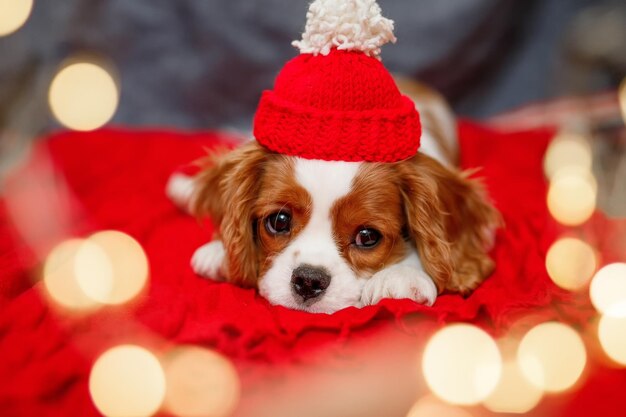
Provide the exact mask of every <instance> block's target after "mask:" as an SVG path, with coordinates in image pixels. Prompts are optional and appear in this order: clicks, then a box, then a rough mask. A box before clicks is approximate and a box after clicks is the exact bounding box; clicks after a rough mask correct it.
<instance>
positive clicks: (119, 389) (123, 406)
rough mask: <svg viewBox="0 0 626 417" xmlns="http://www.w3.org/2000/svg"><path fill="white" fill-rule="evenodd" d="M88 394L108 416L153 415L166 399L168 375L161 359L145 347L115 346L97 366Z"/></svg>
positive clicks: (137, 416) (91, 378)
mask: <svg viewBox="0 0 626 417" xmlns="http://www.w3.org/2000/svg"><path fill="white" fill-rule="evenodd" d="M89 392H90V394H91V398H92V399H93V402H94V404H95V405H96V407H97V408H98V410H99V411H100V412H101V413H102V414H104V415H106V416H110V417H113V416H115V417H117V416H120V417H122V416H124V417H127V416H135V417H144V416H151V415H153V414H154V413H156V412H157V411H158V410H159V408H160V407H161V404H162V403H163V399H164V398H165V375H164V373H163V369H162V367H161V364H160V363H159V361H158V359H157V358H156V357H155V356H154V355H153V354H152V353H150V352H149V351H148V350H146V349H145V348H142V347H139V346H134V345H121V346H116V347H114V348H112V349H110V350H108V351H106V352H104V353H103V354H102V355H101V356H100V357H99V358H98V359H97V360H96V362H95V363H94V365H93V367H92V369H91V374H90V375H89Z"/></svg>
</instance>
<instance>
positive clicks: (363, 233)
mask: <svg viewBox="0 0 626 417" xmlns="http://www.w3.org/2000/svg"><path fill="white" fill-rule="evenodd" d="M380 238H381V235H380V232H379V231H378V230H376V229H370V228H366V227H365V228H363V229H359V231H358V232H356V236H355V237H354V244H355V245H356V246H358V247H359V248H373V247H374V246H376V245H377V244H378V242H379V241H380Z"/></svg>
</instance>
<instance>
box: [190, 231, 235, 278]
mask: <svg viewBox="0 0 626 417" xmlns="http://www.w3.org/2000/svg"><path fill="white" fill-rule="evenodd" d="M225 256H226V252H225V251H224V245H223V244H222V242H221V241H220V240H215V241H213V242H210V243H207V244H206V245H202V246H200V247H199V248H198V249H196V251H195V252H194V253H193V256H192V257H191V268H192V269H193V270H194V272H195V273H196V274H198V275H201V276H203V277H206V278H212V279H215V280H223V276H222V274H221V269H222V264H223V263H224V257H225Z"/></svg>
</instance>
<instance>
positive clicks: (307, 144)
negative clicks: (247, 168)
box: [254, 49, 421, 162]
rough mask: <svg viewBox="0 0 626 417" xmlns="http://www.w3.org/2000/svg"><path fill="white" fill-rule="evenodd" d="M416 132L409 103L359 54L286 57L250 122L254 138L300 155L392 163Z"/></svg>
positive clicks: (412, 149)
mask: <svg viewBox="0 0 626 417" xmlns="http://www.w3.org/2000/svg"><path fill="white" fill-rule="evenodd" d="M420 135H421V126H420V121H419V115H418V113H417V111H416V110H415V105H414V103H413V102H412V101H411V100H410V99H409V98H407V97H405V96H402V95H401V94H400V92H399V91H398V88H397V87H396V85H395V82H394V81H393V78H392V77H391V75H390V74H389V72H388V71H387V69H386V68H385V67H384V66H383V64H382V63H381V62H380V61H379V60H377V59H376V58H374V57H370V56H367V55H365V54H363V53H362V52H360V51H341V50H337V49H332V50H331V51H330V53H329V54H328V55H312V54H301V55H299V56H297V57H296V58H294V59H292V60H291V61H289V62H288V63H287V64H286V65H285V66H284V67H283V69H282V71H281V72H280V74H279V75H278V77H277V78H276V83H275V86H274V90H273V91H265V92H264V93H263V95H262V97H261V100H260V103H259V106H258V109H257V113H256V115H255V119H254V136H255V137H256V139H257V140H258V141H259V143H261V144H262V145H264V146H265V147H267V148H268V149H270V150H272V151H274V152H278V153H282V154H286V155H293V156H299V157H302V158H307V159H322V160H330V161H370V162H397V161H401V160H403V159H407V158H410V157H412V156H413V155H415V153H416V152H417V149H418V148H419V143H420Z"/></svg>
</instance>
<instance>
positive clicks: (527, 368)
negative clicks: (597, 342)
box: [517, 322, 587, 392]
mask: <svg viewBox="0 0 626 417" xmlns="http://www.w3.org/2000/svg"><path fill="white" fill-rule="evenodd" d="M517 360H518V362H519V367H520V369H521V370H522V373H523V375H524V376H525V377H526V378H527V379H528V380H529V381H530V382H531V383H532V384H533V385H535V386H536V387H538V388H540V389H542V390H544V391H548V392H560V391H564V390H566V389H568V388H570V387H572V386H573V385H574V384H575V383H576V382H577V381H578V379H579V378H580V375H581V374H582V372H583V369H584V368H585V364H586V362H587V353H586V351H585V346H584V344H583V341H582V339H581V338H580V336H579V335H578V333H576V331H574V330H573V329H572V328H571V327H568V326H566V325H564V324H561V323H556V322H549V323H543V324H539V325H537V326H536V327H534V328H532V329H531V330H530V331H529V332H528V333H526V335H525V336H524V337H523V339H522V341H521V342H520V345H519V348H518V351H517Z"/></svg>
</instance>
